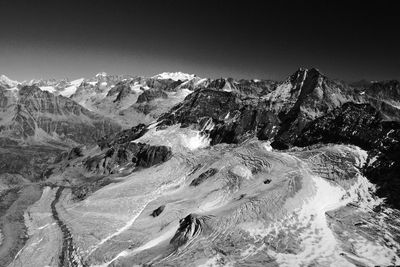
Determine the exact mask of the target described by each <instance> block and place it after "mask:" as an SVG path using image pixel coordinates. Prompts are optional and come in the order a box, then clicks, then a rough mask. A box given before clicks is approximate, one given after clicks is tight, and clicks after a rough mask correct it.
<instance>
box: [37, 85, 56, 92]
mask: <svg viewBox="0 0 400 267" xmlns="http://www.w3.org/2000/svg"><path fill="white" fill-rule="evenodd" d="M39 88H40V90H42V91H47V92H50V93H54V92H56V89H55V88H54V87H53V86H40V87H39Z"/></svg>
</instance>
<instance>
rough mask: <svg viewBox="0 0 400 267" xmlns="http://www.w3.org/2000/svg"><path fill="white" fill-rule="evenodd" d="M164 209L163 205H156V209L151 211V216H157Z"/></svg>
mask: <svg viewBox="0 0 400 267" xmlns="http://www.w3.org/2000/svg"><path fill="white" fill-rule="evenodd" d="M164 209H165V205H162V206H160V207H158V208H157V209H155V210H153V212H152V213H151V216H153V217H157V216H159V215H160V214H161V213H162V212H163V211H164Z"/></svg>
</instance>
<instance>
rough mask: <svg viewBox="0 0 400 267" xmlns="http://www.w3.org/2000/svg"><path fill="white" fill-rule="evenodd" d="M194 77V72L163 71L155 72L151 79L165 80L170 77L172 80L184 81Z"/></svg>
mask: <svg viewBox="0 0 400 267" xmlns="http://www.w3.org/2000/svg"><path fill="white" fill-rule="evenodd" d="M195 77H196V75H194V74H187V73H183V72H180V71H178V72H163V73H160V74H157V75H155V76H153V77H152V78H153V79H159V80H166V79H171V80H174V81H178V80H181V81H186V80H192V79H194V78H195Z"/></svg>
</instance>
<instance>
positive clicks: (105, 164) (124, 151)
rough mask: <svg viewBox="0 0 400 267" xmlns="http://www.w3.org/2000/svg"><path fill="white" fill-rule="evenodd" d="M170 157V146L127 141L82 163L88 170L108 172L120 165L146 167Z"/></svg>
mask: <svg viewBox="0 0 400 267" xmlns="http://www.w3.org/2000/svg"><path fill="white" fill-rule="evenodd" d="M171 157H172V151H171V148H170V147H167V146H151V145H148V144H144V143H133V142H129V143H124V144H120V145H114V146H113V147H112V148H110V149H108V150H106V151H105V152H104V153H102V154H100V155H96V156H94V157H91V158H88V159H87V160H86V161H85V163H84V164H85V166H86V168H87V169H88V170H89V171H92V172H96V173H103V174H108V173H114V172H117V168H118V167H120V166H128V167H144V168H148V167H151V166H153V165H156V164H160V163H163V162H165V161H167V160H169V159H170V158H171Z"/></svg>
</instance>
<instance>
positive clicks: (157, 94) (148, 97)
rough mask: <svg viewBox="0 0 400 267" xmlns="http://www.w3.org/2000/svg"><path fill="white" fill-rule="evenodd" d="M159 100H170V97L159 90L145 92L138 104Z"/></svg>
mask: <svg viewBox="0 0 400 267" xmlns="http://www.w3.org/2000/svg"><path fill="white" fill-rule="evenodd" d="M157 98H164V99H165V98H168V95H167V94H166V93H165V92H164V91H162V90H157V89H149V90H145V91H144V92H143V93H142V94H141V95H140V96H139V97H138V99H137V101H136V103H145V102H150V101H152V100H154V99H157Z"/></svg>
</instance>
